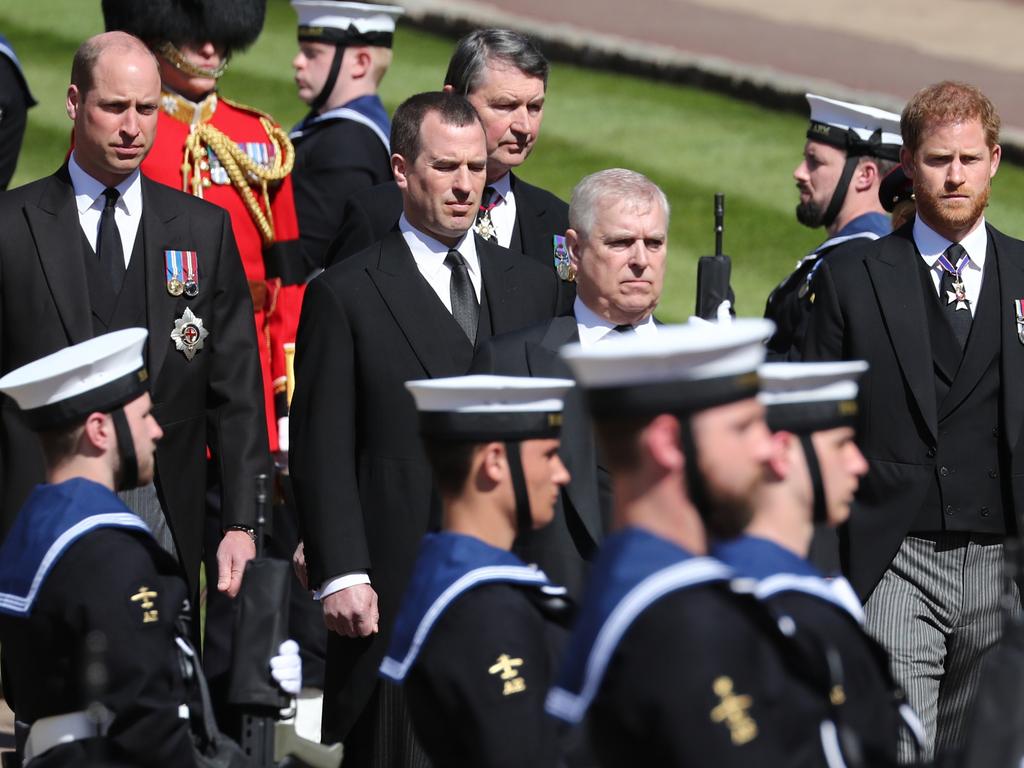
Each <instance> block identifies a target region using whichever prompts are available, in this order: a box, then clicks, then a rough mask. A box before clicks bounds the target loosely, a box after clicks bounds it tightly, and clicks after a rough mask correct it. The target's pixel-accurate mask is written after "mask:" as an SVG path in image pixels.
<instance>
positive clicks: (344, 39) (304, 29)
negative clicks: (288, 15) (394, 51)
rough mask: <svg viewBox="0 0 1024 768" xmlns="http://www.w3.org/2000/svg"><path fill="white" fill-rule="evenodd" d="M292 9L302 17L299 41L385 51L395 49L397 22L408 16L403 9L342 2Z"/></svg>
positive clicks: (305, 0)
mask: <svg viewBox="0 0 1024 768" xmlns="http://www.w3.org/2000/svg"><path fill="white" fill-rule="evenodd" d="M292 8H294V9H295V12H296V13H297V14H298V15H299V40H310V41H313V42H324V43H341V44H344V45H378V46H382V47H384V48H390V47H391V42H392V39H393V37H394V34H395V20H396V19H397V18H398V17H399V16H401V15H402V14H404V13H405V9H404V8H402V7H401V6H399V5H377V4H376V3H349V2H343V1H342V0H292Z"/></svg>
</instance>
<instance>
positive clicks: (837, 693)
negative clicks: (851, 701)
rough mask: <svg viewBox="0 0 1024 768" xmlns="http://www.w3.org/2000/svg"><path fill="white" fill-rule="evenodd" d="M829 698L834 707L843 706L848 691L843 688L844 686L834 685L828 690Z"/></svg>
mask: <svg viewBox="0 0 1024 768" xmlns="http://www.w3.org/2000/svg"><path fill="white" fill-rule="evenodd" d="M828 700H829V701H831V702H832V706H834V707H841V706H843V704H845V703H846V691H844V690H843V686H841V685H833V686H832V690H830V691H829V692H828Z"/></svg>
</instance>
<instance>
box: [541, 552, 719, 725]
mask: <svg viewBox="0 0 1024 768" xmlns="http://www.w3.org/2000/svg"><path fill="white" fill-rule="evenodd" d="M732 573H733V572H732V569H731V568H729V567H728V566H726V565H723V564H722V563H720V562H718V561H717V560H715V559H713V558H710V557H695V558H692V559H689V560H686V561H684V562H682V563H677V564H676V565H671V566H669V567H668V568H663V569H662V570H660V571H657V572H656V573H653V574H651V575H650V576H648V577H647V578H646V579H644V580H643V581H641V582H640V583H639V584H637V585H636V586H635V587H633V589H631V590H630V591H629V592H628V593H626V596H625V597H623V598H622V600H621V601H619V604H618V605H617V606H615V610H613V611H612V612H611V614H610V615H609V616H608V619H607V620H606V621H605V623H604V626H602V627H601V631H600V632H599V633H598V635H597V639H596V640H595V641H594V645H593V647H592V649H591V651H590V656H589V658H588V659H587V667H586V672H585V674H584V682H583V690H582V691H581V692H580V693H579V694H578V695H577V694H573V693H571V692H569V691H566V690H564V689H562V688H552V689H551V691H549V692H548V697H547V701H546V702H545V707H546V709H547V711H548V712H550V713H551V714H552V715H555V716H556V717H559V718H561V719H563V720H565V721H567V722H570V723H578V722H580V720H582V719H583V714H584V713H585V712H586V711H587V707H589V706H590V702H591V701H593V699H594V696H595V695H596V694H597V689H598V687H599V686H600V685H601V680H602V679H603V678H604V672H605V668H606V667H607V666H608V660H609V659H610V658H611V655H612V653H614V652H615V648H616V647H617V646H618V644H619V640H621V639H622V635H623V634H625V632H626V630H627V629H629V627H630V626H631V625H632V624H633V622H634V621H635V620H636V617H637V616H639V615H640V614H641V613H642V612H643V611H644V610H645V609H646V608H647V607H648V606H649V605H650V604H651V603H653V602H654V601H655V600H658V599H660V598H661V597H664V596H665V595H666V594H668V593H669V592H675V591H676V590H679V589H683V588H685V587H691V586H694V585H695V584H701V583H704V582H708V581H720V580H725V579H728V578H729V577H730V576H732Z"/></svg>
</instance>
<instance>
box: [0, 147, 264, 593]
mask: <svg viewBox="0 0 1024 768" xmlns="http://www.w3.org/2000/svg"><path fill="white" fill-rule="evenodd" d="M0 231H2V232H3V233H4V234H3V237H2V238H0V373H7V372H8V371H10V370H12V369H14V368H17V367H19V366H21V365H24V364H25V363H28V362H30V361H32V360H35V359H37V358H39V357H42V356H44V355H47V354H50V353H52V352H55V351H57V350H59V349H62V348H64V347H66V346H68V345H70V344H77V343H78V342H81V341H84V340H86V339H88V338H90V337H91V336H92V334H93V324H92V317H91V307H90V301H89V293H88V288H87V283H86V271H85V264H84V262H83V261H82V259H81V257H80V254H81V245H80V243H81V240H82V237H83V235H82V229H81V225H80V224H79V220H78V210H77V208H76V205H75V198H74V190H73V187H72V185H71V179H70V177H69V176H68V173H67V168H66V167H65V168H62V169H61V170H60V171H58V172H57V173H56V174H54V175H53V176H48V177H46V178H44V179H41V180H39V181H36V182H33V183H32V184H28V185H26V186H24V187H20V188H19V189H16V190H12V191H10V192H7V193H4V194H3V195H2V196H0ZM138 237H141V238H143V243H142V244H143V253H144V255H145V280H146V314H147V321H148V330H149V339H148V341H147V343H146V348H145V353H146V354H145V357H146V365H147V367H148V369H149V375H150V392H151V395H152V398H153V414H154V415H155V416H156V419H157V421H158V422H159V423H160V425H161V427H162V428H163V431H164V436H163V439H162V440H161V441H160V442H159V443H158V445H157V450H156V469H157V474H156V484H157V490H158V492H159V495H160V501H161V504H162V506H163V508H164V512H165V513H166V515H167V518H168V522H169V523H170V526H171V530H172V532H173V533H174V538H175V542H176V544H177V546H178V552H179V554H180V556H181V559H182V565H183V566H184V569H185V572H186V576H187V577H188V581H189V585H190V587H191V588H192V589H193V591H195V590H196V589H198V584H199V561H200V556H201V553H202V527H203V514H204V509H205V500H204V497H205V493H206V468H207V459H206V448H207V445H209V447H210V449H211V451H212V452H213V456H214V460H215V461H216V462H217V463H218V466H219V474H220V477H221V482H222V485H223V508H222V521H223V523H224V524H225V525H228V524H233V523H244V524H252V522H253V520H254V518H255V495H254V491H253V487H254V477H255V476H256V475H257V474H259V473H261V472H268V471H269V468H270V457H269V455H268V454H267V451H266V445H267V436H266V424H265V420H264V419H265V417H264V413H263V390H262V385H261V383H260V367H259V353H258V350H257V347H256V333H255V328H254V326H253V322H252V313H253V310H252V299H251V297H250V295H249V288H248V284H247V282H246V279H245V274H244V272H243V271H242V262H241V259H240V257H239V255H238V249H237V247H236V245H235V240H234V236H233V235H232V232H231V222H230V220H229V219H228V216H227V214H226V213H225V212H224V211H222V210H221V209H220V208H217V207H216V206H213V205H210V204H209V203H205V202H203V201H202V200H197V199H196V198H194V197H192V196H190V195H186V194H184V193H182V192H178V191H176V190H173V189H170V188H168V187H165V186H163V185H162V184H157V183H154V182H152V181H149V180H148V179H146V178H145V177H143V178H142V222H141V225H140V227H139V234H138ZM170 249H173V250H194V251H196V252H197V255H198V266H199V286H200V290H199V294H198V295H197V296H195V297H194V298H189V297H187V296H178V297H174V296H171V295H170V294H169V293H168V292H167V283H166V275H165V271H166V265H165V260H164V251H165V250H170ZM186 307H190V308H191V309H192V311H193V313H194V314H195V315H196V316H197V317H199V318H200V319H202V321H203V325H204V327H205V328H206V329H207V330H208V331H209V333H210V335H209V336H208V337H207V339H206V342H205V346H204V347H203V349H201V350H199V351H198V352H197V353H196V355H195V357H194V358H193V359H192V360H187V359H186V358H185V355H184V354H183V353H181V352H178V351H177V350H176V349H175V345H174V341H173V340H172V339H171V331H172V330H173V329H174V321H175V320H176V319H177V318H179V317H181V315H182V313H183V312H184V311H185V308H186ZM2 422H3V432H2V434H0V471H2V476H0V482H2V487H3V509H2V519H3V526H4V531H5V532H6V530H7V529H8V528H9V527H10V525H11V523H12V522H13V520H14V516H15V515H16V514H17V511H18V509H20V507H21V504H22V502H23V501H24V500H25V498H26V496H27V495H28V492H29V491H30V490H31V488H32V486H33V485H35V484H36V483H38V482H42V480H43V475H44V465H43V458H42V451H41V450H40V448H39V445H38V441H37V439H36V438H35V436H34V435H33V434H32V433H31V432H30V431H29V430H28V428H27V427H26V426H25V424H24V422H23V420H22V419H21V416H20V413H19V412H18V409H17V406H16V405H15V403H14V401H13V400H11V399H10V398H6V397H4V398H3V404H2Z"/></svg>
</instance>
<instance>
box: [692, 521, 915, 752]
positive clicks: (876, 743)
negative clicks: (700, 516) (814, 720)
mask: <svg viewBox="0 0 1024 768" xmlns="http://www.w3.org/2000/svg"><path fill="white" fill-rule="evenodd" d="M712 554H713V555H714V556H715V557H716V558H718V559H719V560H721V561H722V562H724V563H725V564H726V565H729V566H730V567H732V568H733V569H734V570H735V572H736V574H737V575H738V576H740V577H748V578H751V579H754V580H756V582H757V586H756V587H755V588H754V590H753V594H754V595H755V596H756V597H757V598H758V599H759V600H761V601H762V602H764V603H765V604H767V605H768V606H769V607H770V609H771V611H772V613H773V614H774V615H775V616H776V617H783V616H785V617H788V618H789V619H791V620H792V621H793V623H794V625H795V630H796V631H795V633H794V635H793V638H794V640H795V641H796V642H797V643H799V644H800V645H801V646H802V647H803V649H804V652H805V653H806V654H808V656H811V657H813V656H815V655H819V656H824V655H827V654H829V653H834V654H836V655H837V657H838V661H839V668H834V669H833V674H834V675H835V676H836V679H835V680H834V683H835V684H836V685H841V687H842V690H841V693H840V692H839V691H838V690H837V696H840V697H841V701H842V704H841V705H840V706H839V707H838V709H837V712H838V713H839V720H840V723H841V724H842V725H843V726H845V727H847V728H849V729H850V731H851V732H852V734H853V735H854V736H855V737H856V739H857V742H858V744H859V746H860V751H861V752H862V754H863V761H864V763H863V764H864V765H871V766H884V765H896V764H897V755H896V746H897V742H898V737H899V731H900V729H901V728H907V729H908V730H909V731H910V733H911V734H912V735H913V736H914V737H915V738H920V737H922V736H923V728H922V726H921V724H920V721H919V720H918V718H917V715H915V714H914V712H913V710H911V708H910V706H909V705H908V704H907V703H906V700H905V697H904V695H903V693H902V691H901V690H900V689H899V688H898V686H897V685H896V683H895V682H894V680H893V679H892V675H891V674H890V672H889V659H888V656H887V655H886V653H885V651H884V650H883V649H882V647H881V646H880V645H879V644H878V643H877V642H875V640H874V639H872V638H871V637H870V636H869V635H868V634H867V632H865V630H864V611H863V608H862V606H861V603H860V599H859V598H858V597H857V595H856V593H855V592H854V591H853V587H851V586H850V584H849V582H848V581H847V580H846V579H844V578H842V577H841V576H840V577H836V578H833V579H826V578H825V577H824V576H822V574H821V573H820V572H819V571H818V570H817V569H816V568H815V567H814V566H813V565H811V563H809V562H808V561H807V560H805V559H803V558H801V557H799V556H798V555H797V554H795V553H793V552H790V551H789V550H787V549H785V548H784V547H782V546H780V545H778V544H776V543H775V542H772V541H769V540H767V539H763V538H760V537H757V536H740V537H738V538H736V539H732V540H730V541H722V542H718V543H717V544H716V545H715V546H714V547H713V548H712ZM825 663H828V661H827V659H826V661H825Z"/></svg>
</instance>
